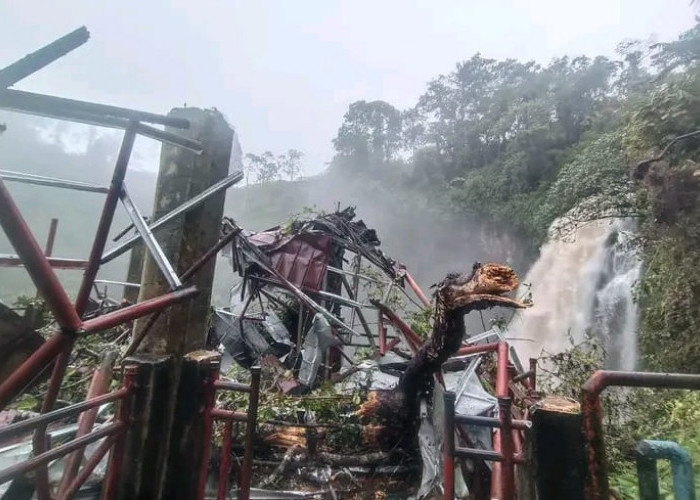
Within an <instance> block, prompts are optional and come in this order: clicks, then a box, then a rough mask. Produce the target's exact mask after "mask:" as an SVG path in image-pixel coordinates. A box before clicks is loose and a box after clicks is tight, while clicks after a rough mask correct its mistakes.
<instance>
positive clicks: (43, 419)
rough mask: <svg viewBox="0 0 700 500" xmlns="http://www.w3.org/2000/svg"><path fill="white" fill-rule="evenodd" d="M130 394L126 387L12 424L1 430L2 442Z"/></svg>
mask: <svg viewBox="0 0 700 500" xmlns="http://www.w3.org/2000/svg"><path fill="white" fill-rule="evenodd" d="M127 394H129V390H128V389H127V388H125V387H123V388H121V389H118V390H116V391H114V392H110V393H107V394H105V395H103V396H98V397H96V398H93V399H90V400H87V401H83V402H81V403H76V404H74V405H70V406H66V407H65V408H60V409H58V410H54V411H52V412H49V413H43V414H41V415H38V416H36V417H31V418H28V419H27V420H22V421H21V422H17V423H16V424H10V425H8V426H7V427H3V428H2V429H0V440H2V439H9V438H12V437H14V436H16V435H18V434H22V433H24V432H28V431H31V430H33V429H36V428H37V427H40V426H42V425H46V424H50V423H51V422H55V421H56V420H61V419H63V418H67V417H73V416H76V415H78V414H80V413H82V412H84V411H87V410H89V409H91V408H97V407H98V406H102V405H104V404H107V403H111V402H112V401H117V400H119V399H123V398H125V397H126V395H127Z"/></svg>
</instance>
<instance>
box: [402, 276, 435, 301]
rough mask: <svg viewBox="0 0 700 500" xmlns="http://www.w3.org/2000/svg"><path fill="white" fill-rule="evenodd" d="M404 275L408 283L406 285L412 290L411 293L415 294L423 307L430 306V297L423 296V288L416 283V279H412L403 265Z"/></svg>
mask: <svg viewBox="0 0 700 500" xmlns="http://www.w3.org/2000/svg"><path fill="white" fill-rule="evenodd" d="M404 276H405V278H406V282H407V283H408V286H410V287H411V290H413V293H415V294H416V297H418V299H419V300H420V301H421V302H422V303H423V305H424V306H425V307H430V306H431V303H430V299H428V297H426V296H425V294H424V293H423V290H421V288H420V286H418V283H416V280H414V279H413V276H411V275H410V274H409V272H408V271H407V270H406V268H405V267H404Z"/></svg>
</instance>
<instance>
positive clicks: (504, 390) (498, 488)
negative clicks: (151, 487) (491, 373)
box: [484, 342, 513, 500]
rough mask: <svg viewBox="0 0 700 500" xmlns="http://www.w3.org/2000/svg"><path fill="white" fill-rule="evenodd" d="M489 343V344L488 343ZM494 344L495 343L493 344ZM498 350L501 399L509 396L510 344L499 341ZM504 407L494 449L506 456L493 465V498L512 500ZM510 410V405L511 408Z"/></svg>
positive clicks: (497, 383) (495, 432)
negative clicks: (506, 450) (504, 429)
mask: <svg viewBox="0 0 700 500" xmlns="http://www.w3.org/2000/svg"><path fill="white" fill-rule="evenodd" d="M487 345H488V344H487ZM491 345H493V344H491ZM495 346H496V352H497V364H496V397H497V398H499V400H500V399H502V398H508V392H509V391H508V344H507V343H506V342H498V343H497V344H495ZM484 347H485V346H484ZM502 411H503V410H502V409H501V408H500V406H499V417H498V418H499V419H500V420H501V428H500V429H496V430H495V431H494V433H493V451H495V452H496V453H499V454H500V455H503V456H504V461H503V462H495V463H494V464H493V466H492V467H491V498H492V500H496V499H498V500H512V497H506V496H505V495H506V494H507V493H508V485H509V484H510V481H511V479H510V476H512V472H513V471H512V468H509V467H508V466H504V463H505V460H506V457H505V452H504V451H503V445H504V441H507V442H506V443H505V444H506V446H508V442H509V441H510V438H511V436H510V433H511V431H510V430H508V435H509V436H508V437H505V436H504V434H503V433H504V432H505V431H503V422H504V421H503V418H504V416H503V415H501V413H502ZM508 411H510V407H509V410H508ZM508 458H509V459H510V460H511V461H512V458H513V450H512V447H511V449H510V457H508Z"/></svg>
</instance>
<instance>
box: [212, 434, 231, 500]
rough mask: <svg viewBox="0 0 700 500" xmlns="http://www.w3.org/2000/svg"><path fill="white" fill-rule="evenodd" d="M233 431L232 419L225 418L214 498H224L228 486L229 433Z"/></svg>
mask: <svg viewBox="0 0 700 500" xmlns="http://www.w3.org/2000/svg"><path fill="white" fill-rule="evenodd" d="M232 433H233V420H227V421H226V423H225V424H224V443H223V446H222V447H221V465H220V466H219V491H218V494H217V496H216V500H226V490H227V488H228V475H229V472H230V469H231V434H232Z"/></svg>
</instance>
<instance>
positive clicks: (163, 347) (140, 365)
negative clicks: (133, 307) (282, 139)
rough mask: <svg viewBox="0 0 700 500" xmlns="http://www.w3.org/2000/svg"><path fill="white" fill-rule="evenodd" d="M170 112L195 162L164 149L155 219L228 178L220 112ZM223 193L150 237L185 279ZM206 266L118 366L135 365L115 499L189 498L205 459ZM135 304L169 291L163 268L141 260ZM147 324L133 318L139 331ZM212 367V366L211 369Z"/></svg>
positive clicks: (215, 230)
mask: <svg viewBox="0 0 700 500" xmlns="http://www.w3.org/2000/svg"><path fill="white" fill-rule="evenodd" d="M169 116H173V117H180V118H187V119H188V120H190V123H191V126H190V128H189V129H188V130H184V131H182V130H177V131H175V130H171V131H172V132H176V133H178V134H181V135H184V136H186V137H189V138H191V139H195V140H198V141H200V142H201V143H202V146H203V150H204V152H203V154H202V155H200V156H197V155H195V154H193V153H191V152H188V151H184V150H182V149H180V148H176V147H174V146H169V145H164V146H163V148H162V152H161V163H160V172H159V174H158V181H157V186H156V195H155V206H154V210H153V218H154V219H157V218H158V217H160V216H162V215H163V214H165V213H167V212H169V211H170V210H172V209H174V208H176V207H177V206H178V205H180V204H181V203H183V202H185V201H187V200H188V199H190V198H192V197H193V196H195V195H197V194H199V193H200V192H202V191H203V190H204V189H206V188H208V187H209V186H211V185H212V184H214V183H215V182H217V181H219V180H221V179H223V178H224V177H225V176H227V175H228V168H229V157H230V155H231V144H232V140H233V130H232V129H231V128H230V127H229V125H228V124H227V123H226V121H225V120H224V118H223V116H222V115H221V114H220V113H219V112H217V111H211V110H201V109H196V108H178V109H174V110H172V111H171V112H170V115H169ZM223 209H224V194H220V195H218V196H216V197H214V198H211V199H210V200H208V201H207V202H206V203H204V204H202V205H200V206H199V207H198V208H196V209H194V210H192V211H190V212H188V213H187V214H186V215H184V216H181V217H180V218H178V219H176V220H173V221H172V222H171V223H170V224H168V225H167V226H165V227H163V228H162V229H160V230H158V231H156V233H155V234H156V238H157V239H158V242H159V243H160V245H161V246H162V248H163V251H164V253H165V255H166V256H167V257H168V259H170V262H171V263H172V264H173V267H174V268H175V270H176V272H177V273H178V274H182V273H183V272H184V271H185V270H186V269H187V268H189V267H190V266H191V265H192V264H193V263H194V262H195V261H196V260H197V259H198V258H199V257H200V256H201V255H202V254H203V253H204V252H205V251H206V250H208V249H209V248H211V247H212V246H213V245H214V244H215V243H216V242H217V240H218V238H219V233H220V227H221V219H222V216H223ZM214 265H215V262H214V260H212V261H211V262H209V263H208V264H207V265H205V266H204V267H203V268H202V269H201V270H200V271H199V272H198V273H197V274H196V275H195V276H194V277H193V278H192V279H191V280H189V281H188V283H187V284H188V285H196V286H197V288H198V289H199V290H200V294H199V295H198V296H197V297H196V298H195V299H194V300H190V301H188V302H185V303H183V304H177V305H174V306H172V307H170V308H168V309H166V310H165V311H164V313H163V314H162V315H161V316H160V318H159V319H158V321H156V323H155V324H154V325H153V327H152V328H151V329H150V331H149V333H148V335H147V336H146V338H145V339H144V341H143V342H142V343H141V345H140V347H139V349H138V351H137V353H136V354H135V355H134V356H132V357H130V358H128V360H126V361H125V363H128V364H130V365H132V366H135V367H136V373H137V375H136V383H135V385H136V395H135V401H134V404H133V406H132V410H133V411H132V414H133V420H134V425H132V426H131V428H130V430H129V433H128V436H127V448H126V453H125V459H124V463H123V464H122V467H123V468H122V474H121V477H120V484H119V488H118V490H119V491H118V498H120V499H149V500H151V499H152V500H161V499H180V498H182V499H190V498H195V497H196V495H195V492H196V488H197V482H198V477H199V474H198V471H199V467H200V465H201V463H202V451H203V448H204V442H203V418H202V417H203V410H204V399H203V389H202V388H203V385H204V383H205V380H206V379H207V377H208V375H209V373H210V370H211V366H212V364H213V363H218V360H219V357H218V353H216V352H210V351H202V350H201V349H204V346H205V341H206V335H207V320H208V316H209V308H210V300H211V290H212V284H213V280H214ZM140 281H141V289H140V291H139V297H138V298H139V301H142V300H146V299H149V298H152V297H155V296H157V295H161V294H163V293H166V292H167V291H169V287H168V284H167V282H166V281H165V279H164V278H163V275H162V273H161V271H160V269H159V268H158V267H157V265H156V263H155V262H154V261H153V259H152V258H151V256H150V255H147V256H146V258H145V262H144V265H143V273H142V276H141V280H140ZM147 321H148V318H147V317H146V318H144V319H142V320H139V321H137V322H136V325H135V328H134V330H135V332H139V331H140V330H141V329H142V328H143V327H144V325H145V324H147ZM217 366H218V365H217Z"/></svg>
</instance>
